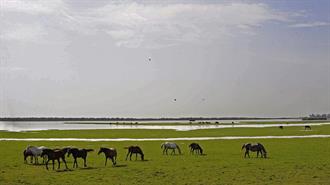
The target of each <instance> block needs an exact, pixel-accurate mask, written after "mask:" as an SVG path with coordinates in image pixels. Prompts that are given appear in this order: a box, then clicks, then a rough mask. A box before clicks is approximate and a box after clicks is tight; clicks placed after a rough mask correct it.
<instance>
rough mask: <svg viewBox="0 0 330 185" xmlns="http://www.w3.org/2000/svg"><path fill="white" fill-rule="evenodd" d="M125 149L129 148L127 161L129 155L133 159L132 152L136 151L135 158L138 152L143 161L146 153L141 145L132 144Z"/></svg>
mask: <svg viewBox="0 0 330 185" xmlns="http://www.w3.org/2000/svg"><path fill="white" fill-rule="evenodd" d="M125 149H128V153H127V155H126V161H127V157H128V155H130V156H129V160H130V161H131V160H132V154H133V153H134V154H135V160H137V154H140V155H141V160H142V161H143V160H144V154H143V152H142V150H141V148H140V147H139V146H130V147H125Z"/></svg>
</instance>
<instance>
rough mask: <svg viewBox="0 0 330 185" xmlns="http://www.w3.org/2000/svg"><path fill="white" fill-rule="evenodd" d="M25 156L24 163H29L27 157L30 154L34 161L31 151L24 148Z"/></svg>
mask: <svg viewBox="0 0 330 185" xmlns="http://www.w3.org/2000/svg"><path fill="white" fill-rule="evenodd" d="M23 156H24V163H27V160H26V159H27V158H28V157H29V156H30V160H31V163H33V154H32V152H31V151H27V150H24V151H23Z"/></svg>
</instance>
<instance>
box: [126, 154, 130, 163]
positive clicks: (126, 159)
mask: <svg viewBox="0 0 330 185" xmlns="http://www.w3.org/2000/svg"><path fill="white" fill-rule="evenodd" d="M129 153H130V152H128V153H127V155H126V161H127V158H128V155H129Z"/></svg>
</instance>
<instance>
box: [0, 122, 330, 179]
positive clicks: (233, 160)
mask: <svg viewBox="0 0 330 185" xmlns="http://www.w3.org/2000/svg"><path fill="white" fill-rule="evenodd" d="M301 130H302V127H287V128H284V129H283V130H280V129H278V128H247V129H245V128H244V129H239V128H230V129H207V130H196V131H185V132H182V131H181V132H180V131H173V130H88V131H87V130H84V131H40V132H23V133H17V132H0V138H10V137H12V138H17V137H19V138H29V137H33V138H36V137H37V138H38V137H77V138H116V137H126V138H144V137H145V138H153V137H157V138H159V137H161V138H162V137H206V136H230V135H234V136H255V135H306V134H330V126H315V127H313V130H312V131H301ZM191 142H192V141H177V143H178V144H179V145H180V146H181V148H182V151H183V154H182V155H173V156H171V155H168V156H166V155H163V154H162V150H161V149H160V145H161V143H162V141H143V142H140V141H139V142H136V141H135V142H126V141H125V142H71V141H66V142H49V141H47V142H46V141H45V142H30V141H0V149H1V152H0V159H1V160H0V184H6V185H7V184H31V185H32V184H33V185H37V184H80V185H82V184H98V185H99V184H123V185H126V184H173V185H176V184H306V185H307V184H308V185H310V184H322V185H323V184H330V157H329V156H330V138H308V139H307V138H306V139H258V140H255V139H244V140H212V141H198V143H200V144H201V146H202V147H203V149H204V151H205V153H206V155H204V156H195V155H190V154H189V152H188V145H189V144H190V143H191ZM246 142H261V143H263V144H264V146H265V147H266V149H267V152H268V156H269V158H268V159H260V158H255V154H251V158H250V159H248V158H247V159H244V158H243V152H242V151H241V146H242V144H243V143H246ZM27 145H38V146H40V145H44V146H47V147H50V148H55V147H63V146H76V147H81V148H92V149H94V150H98V149H99V147H101V146H103V147H115V148H117V150H118V161H117V165H118V166H117V167H113V166H111V163H110V162H109V163H108V166H106V167H105V166H104V156H103V155H100V156H98V155H97V151H94V152H91V153H89V157H88V161H87V163H88V166H89V167H88V168H82V161H81V160H79V161H78V163H79V168H78V169H72V159H71V158H69V159H68V166H69V168H70V170H69V171H64V170H63V169H64V166H62V167H61V170H59V171H57V170H55V171H52V170H51V168H50V170H49V171H47V170H46V169H45V166H43V165H31V164H24V163H23V155H22V151H23V150H24V148H25V147H26V146H27ZM129 145H139V146H141V147H142V149H143V150H144V153H145V159H146V161H140V160H138V161H135V157H132V159H133V161H125V156H126V152H127V151H126V150H125V149H124V147H125V146H129ZM55 167H57V164H56V165H55Z"/></svg>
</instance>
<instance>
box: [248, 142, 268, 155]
mask: <svg viewBox="0 0 330 185" xmlns="http://www.w3.org/2000/svg"><path fill="white" fill-rule="evenodd" d="M244 148H245V155H244V157H246V156H248V157H250V154H249V151H251V152H257V157H258V156H259V153H260V154H261V157H264V158H266V157H267V152H266V149H265V147H264V146H263V145H262V144H260V143H257V144H251V143H246V144H244V145H243V146H242V150H243V149H244Z"/></svg>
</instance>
